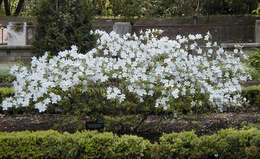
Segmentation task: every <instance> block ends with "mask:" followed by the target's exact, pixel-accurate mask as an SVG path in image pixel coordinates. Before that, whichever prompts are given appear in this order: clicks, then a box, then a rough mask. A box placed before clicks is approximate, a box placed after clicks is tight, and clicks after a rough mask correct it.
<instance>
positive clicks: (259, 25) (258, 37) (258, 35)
mask: <svg viewBox="0 0 260 159" xmlns="http://www.w3.org/2000/svg"><path fill="white" fill-rule="evenodd" d="M255 42H256V43H260V20H256V22H255Z"/></svg>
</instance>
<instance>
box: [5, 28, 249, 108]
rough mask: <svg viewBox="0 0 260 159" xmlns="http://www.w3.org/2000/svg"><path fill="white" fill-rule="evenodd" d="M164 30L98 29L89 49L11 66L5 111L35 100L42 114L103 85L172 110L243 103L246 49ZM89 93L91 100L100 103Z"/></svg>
mask: <svg viewBox="0 0 260 159" xmlns="http://www.w3.org/2000/svg"><path fill="white" fill-rule="evenodd" d="M160 32H161V31H159V30H153V31H151V30H148V31H146V32H141V33H140V35H139V36H137V35H135V34H134V35H130V34H127V35H124V36H123V37H120V36H119V35H117V34H116V33H114V32H111V33H110V34H108V33H106V32H103V31H96V32H95V34H97V35H99V38H98V40H97V47H96V48H94V49H92V50H91V51H89V52H87V53H86V54H81V53H77V48H76V47H75V46H73V47H72V48H71V50H67V51H63V52H60V53H59V54H58V55H57V56H53V57H49V56H48V54H47V53H46V54H45V55H44V56H42V57H40V58H38V59H37V58H35V57H33V58H32V61H31V68H30V69H27V68H26V67H18V66H14V67H12V69H11V73H12V74H14V75H15V76H16V81H15V82H14V89H15V96H14V97H11V98H7V99H5V100H4V101H3V103H2V106H3V108H4V110H6V109H8V108H10V107H27V106H29V105H32V104H33V105H34V106H35V108H37V109H39V111H40V112H42V111H45V110H46V109H47V108H48V106H50V105H56V104H59V103H62V102H63V101H67V100H73V98H74V97H77V96H81V94H88V92H89V91H92V90H93V89H94V88H102V89H103V93H101V94H102V95H103V96H104V97H105V98H106V99H107V100H109V101H114V102H116V103H118V105H120V104H122V105H123V104H124V103H126V102H127V101H128V102H129V100H130V99H131V100H133V99H135V101H133V102H135V103H140V104H144V105H152V106H153V107H155V108H156V107H157V108H164V109H170V110H173V111H177V110H179V109H183V108H185V109H186V110H188V111H189V110H191V109H192V108H194V107H195V108H203V107H204V106H211V107H213V108H216V109H219V110H220V111H223V110H224V108H225V107H232V106H241V104H243V102H244V101H245V99H242V97H241V95H240V92H241V82H245V81H246V80H247V79H248V76H247V73H246V70H245V69H244V67H243V65H242V64H241V59H240V58H241V55H242V53H243V52H242V50H238V49H236V50H234V52H226V51H225V50H224V49H223V48H221V47H219V46H218V45H217V43H212V42H211V41H210V34H209V33H208V34H207V35H206V36H204V37H203V36H202V35H200V34H197V35H189V36H188V37H185V36H180V35H179V36H177V37H176V39H175V40H170V39H168V38H167V37H158V36H157V33H160ZM72 92H74V93H72ZM75 92H76V93H75ZM90 97H91V96H88V98H86V99H84V100H85V101H91V100H96V99H95V97H93V98H92V99H91V98H90ZM100 102H103V101H100Z"/></svg>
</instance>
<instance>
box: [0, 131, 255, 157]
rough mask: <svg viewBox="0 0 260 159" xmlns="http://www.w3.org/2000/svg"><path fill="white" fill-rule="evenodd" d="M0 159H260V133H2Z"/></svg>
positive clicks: (0, 134) (0, 135)
mask: <svg viewBox="0 0 260 159" xmlns="http://www.w3.org/2000/svg"><path fill="white" fill-rule="evenodd" d="M0 145H1V146H0V159H7V158H8V159H15V158H19V159H23V158H24V159H25V158H30V159H36V158H37V159H44V158H52V159H75V158H78V159H105V158H109V159H117V158H127V159H136V158H142V159H152V158H178V159H187V158H192V159H208V158H219V159H225V158H230V159H244V158H247V159H255V158H259V157H260V131H259V130H256V129H249V130H232V129H226V130H221V131H219V132H218V133H216V134H213V135H210V136H209V135H205V136H200V137H198V136H197V135H195V133H194V132H193V131H191V132H182V133H171V134H164V135H162V137H161V138H160V141H159V143H154V144H151V143H150V142H149V141H148V140H144V139H143V138H141V137H137V136H132V135H123V136H121V137H119V136H117V135H114V134H112V133H109V132H105V133H98V132H97V131H84V132H77V133H74V134H69V133H64V134H60V133H58V132H56V131H37V132H28V131H24V132H13V133H7V132H0Z"/></svg>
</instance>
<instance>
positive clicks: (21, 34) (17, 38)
mask: <svg viewBox="0 0 260 159" xmlns="http://www.w3.org/2000/svg"><path fill="white" fill-rule="evenodd" d="M7 34H8V41H7V45H10V46H12V45H15V46H22V45H23V46H24V45H26V22H22V23H21V22H9V23H8V25H7Z"/></svg>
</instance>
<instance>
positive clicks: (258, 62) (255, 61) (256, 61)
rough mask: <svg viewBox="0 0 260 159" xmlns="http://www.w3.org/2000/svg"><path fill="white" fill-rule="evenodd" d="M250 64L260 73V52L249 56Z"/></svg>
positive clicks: (257, 51)
mask: <svg viewBox="0 0 260 159" xmlns="http://www.w3.org/2000/svg"><path fill="white" fill-rule="evenodd" d="M248 63H249V64H250V65H251V66H252V67H254V68H255V69H256V70H258V71H260V50H259V49H258V50H256V52H255V53H254V54H252V55H250V56H249V58H248Z"/></svg>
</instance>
